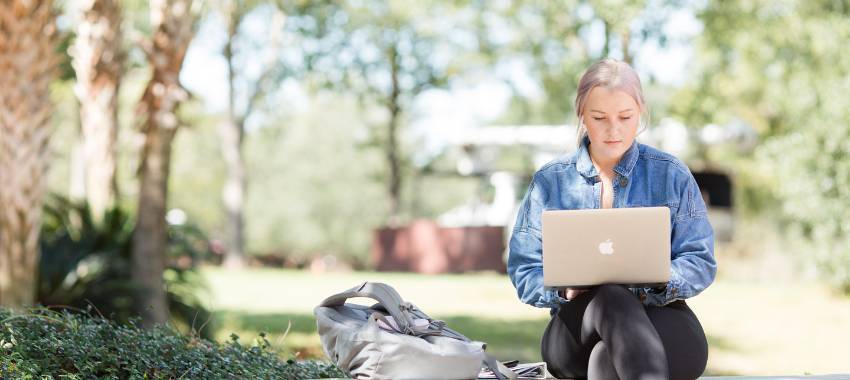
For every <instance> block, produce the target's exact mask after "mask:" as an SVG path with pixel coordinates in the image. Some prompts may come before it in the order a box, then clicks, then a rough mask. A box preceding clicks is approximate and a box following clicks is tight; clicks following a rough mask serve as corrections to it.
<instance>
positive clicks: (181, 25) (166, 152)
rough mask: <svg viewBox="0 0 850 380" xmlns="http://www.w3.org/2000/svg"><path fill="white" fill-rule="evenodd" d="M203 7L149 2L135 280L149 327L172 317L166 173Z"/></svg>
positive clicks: (181, 0)
mask: <svg viewBox="0 0 850 380" xmlns="http://www.w3.org/2000/svg"><path fill="white" fill-rule="evenodd" d="M199 8H200V3H199V2H198V1H195V0H151V15H150V22H151V27H152V36H151V38H150V40H148V41H146V42H145V45H144V46H143V47H144V50H145V53H146V55H147V57H148V61H149V63H150V65H151V68H152V71H153V73H152V76H151V79H150V81H149V82H148V84H147V86H146V87H145V91H144V94H143V95H142V99H141V101H140V102H139V115H140V117H141V118H142V121H141V132H142V133H143V134H144V138H145V140H144V145H143V147H142V152H141V163H140V168H139V177H140V189H139V206H138V216H137V218H138V221H137V223H136V231H135V232H134V234H133V280H134V281H136V282H137V283H138V284H139V285H140V286H141V287H142V290H143V296H142V297H141V299H140V300H139V302H140V312H141V316H142V319H143V324H144V325H145V326H152V325H154V324H158V323H164V322H166V321H167V319H168V307H167V303H166V297H165V291H164V289H163V280H162V274H163V270H164V269H165V250H166V245H167V238H168V236H167V231H166V225H165V223H166V222H165V211H166V205H167V196H168V172H169V164H170V161H171V142H172V141H173V139H174V135H175V133H176V132H177V129H178V127H179V125H180V123H179V120H178V118H177V115H176V110H177V107H178V106H179V104H180V103H181V102H182V101H184V100H186V98H187V97H188V92H187V91H186V90H185V89H184V88H183V87H182V86H181V85H180V81H179V78H178V76H179V74H180V69H181V67H182V66H183V59H184V57H185V55H186V49H187V48H188V47H189V42H191V41H192V38H193V36H194V33H195V21H196V20H197V18H198V13H199V10H200V9H199Z"/></svg>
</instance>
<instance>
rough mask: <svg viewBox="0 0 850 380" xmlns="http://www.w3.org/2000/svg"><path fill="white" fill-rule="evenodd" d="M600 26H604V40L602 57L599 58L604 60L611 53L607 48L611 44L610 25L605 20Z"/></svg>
mask: <svg viewBox="0 0 850 380" xmlns="http://www.w3.org/2000/svg"><path fill="white" fill-rule="evenodd" d="M602 24H603V25H604V26H605V39H604V43H603V44H602V57H600V58H602V59H605V58H607V57H608V54H609V53H610V51H611V50H610V49H609V47H608V45H609V44H610V43H611V24H610V23H609V22H608V21H607V20H602Z"/></svg>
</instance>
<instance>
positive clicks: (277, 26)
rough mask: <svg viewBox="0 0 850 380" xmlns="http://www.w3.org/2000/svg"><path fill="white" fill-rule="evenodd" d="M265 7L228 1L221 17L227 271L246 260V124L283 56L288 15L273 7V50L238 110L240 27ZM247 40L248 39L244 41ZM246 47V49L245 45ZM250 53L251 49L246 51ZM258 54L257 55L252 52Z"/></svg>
mask: <svg viewBox="0 0 850 380" xmlns="http://www.w3.org/2000/svg"><path fill="white" fill-rule="evenodd" d="M259 5H261V3H258V2H256V1H245V0H226V1H224V2H223V3H222V4H221V13H222V16H223V17H224V19H225V22H226V30H227V40H226V41H225V44H224V49H223V51H222V53H223V54H224V58H225V61H226V63H227V92H228V97H227V100H228V101H227V111H226V115H225V120H224V122H223V123H221V124H220V126H219V138H220V139H221V153H222V157H223V158H224V161H225V164H226V166H227V179H226V181H225V184H224V188H223V189H222V201H223V203H224V209H225V213H226V216H227V218H226V223H227V235H228V239H227V243H228V244H227V251H226V252H225V259H224V265H225V266H226V267H241V266H242V265H243V264H244V259H245V237H244V234H245V227H244V208H245V188H246V186H247V173H246V170H245V160H244V155H243V153H242V145H243V141H244V138H245V121H246V120H247V119H248V117H250V116H251V114H252V112H254V111H255V108H256V107H257V103H258V102H259V100H260V99H261V98H262V97H263V96H264V95H265V92H266V91H267V89H268V86H267V83H266V82H268V81H269V80H270V79H272V77H273V75H274V74H275V72H276V71H277V70H276V69H277V68H278V65H279V64H280V63H279V53H280V47H281V43H282V41H281V32H282V29H283V21H284V17H285V15H284V14H283V13H282V11H281V10H280V9H279V8H277V7H276V5H271V4H266V5H269V8H271V9H272V11H273V22H272V24H271V25H270V28H269V29H270V33H269V34H270V35H271V38H270V42H271V46H270V47H269V48H268V52H266V53H265V54H266V59H265V60H264V61H263V67H262V69H261V70H262V73H261V74H260V75H259V77H258V78H256V80H254V81H251V80H249V79H247V78H244V76H245V74H244V73H241V74H242V76H243V78H239V79H242V80H244V81H246V82H253V83H248V84H247V87H249V89H248V90H247V93H246V94H244V97H245V99H246V101H245V103H246V105H245V106H244V108H242V109H241V112H240V111H239V110H237V104H236V103H237V96H238V95H239V94H238V93H237V89H236V86H237V83H236V82H237V75H239V74H240V73H239V72H238V69H237V67H236V63H235V61H234V59H235V56H236V54H238V53H239V52H237V50H238V49H239V48H238V47H237V46H236V45H237V44H238V41H237V40H238V39H239V37H240V36H239V33H240V29H241V28H240V27H241V26H242V23H243V21H244V20H245V16H246V15H247V14H248V13H249V12H250V11H252V10H253V9H255V8H256V7H257V6H259ZM243 38H244V37H243ZM243 46H244V45H243ZM244 50H246V51H247V50H248V49H244ZM251 53H255V54H256V53H257V52H251Z"/></svg>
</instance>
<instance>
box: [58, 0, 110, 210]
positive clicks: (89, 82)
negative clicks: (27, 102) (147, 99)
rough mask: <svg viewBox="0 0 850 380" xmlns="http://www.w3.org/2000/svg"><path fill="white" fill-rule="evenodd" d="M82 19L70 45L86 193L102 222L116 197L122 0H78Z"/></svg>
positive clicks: (77, 3)
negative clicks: (75, 78) (116, 144)
mask: <svg viewBox="0 0 850 380" xmlns="http://www.w3.org/2000/svg"><path fill="white" fill-rule="evenodd" d="M74 4H76V6H77V7H79V9H77V11H78V12H79V14H80V21H79V24H78V25H77V28H76V31H77V38H76V40H75V42H74V45H73V46H72V47H71V49H70V53H71V55H72V57H73V66H74V71H75V72H76V75H77V84H76V86H74V92H75V93H76V95H77V99H79V101H80V124H81V126H82V128H81V130H82V142H83V156H84V162H85V166H84V168H85V169H84V173H85V194H86V200H87V201H88V204H89V207H91V211H92V216H93V217H94V219H95V220H97V221H100V220H101V219H102V218H103V213H104V212H105V211H106V209H107V208H109V207H110V206H111V205H112V204H113V202H114V201H115V197H116V196H117V183H116V181H115V166H116V164H115V162H116V160H115V141H116V139H117V133H118V108H117V103H118V89H119V83H120V78H121V73H122V62H123V59H122V53H121V8H120V6H119V4H118V1H116V0H92V1H77V2H75V3H74Z"/></svg>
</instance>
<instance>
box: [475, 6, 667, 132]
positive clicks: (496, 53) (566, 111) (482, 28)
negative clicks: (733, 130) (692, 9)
mask: <svg viewBox="0 0 850 380" xmlns="http://www.w3.org/2000/svg"><path fill="white" fill-rule="evenodd" d="M506 4H508V5H507V6H501V7H488V6H483V7H481V9H480V10H479V12H480V14H481V16H479V18H480V19H483V20H485V21H481V22H479V25H478V29H479V31H478V39H479V41H480V42H479V45H480V46H482V53H483V55H484V59H485V60H486V61H488V62H490V63H491V65H493V66H494V67H496V68H499V67H500V66H503V65H505V66H507V67H510V66H513V67H516V66H519V67H522V68H523V69H524V70H525V73H524V75H527V76H528V79H531V80H532V81H533V82H534V84H535V85H536V87H537V88H536V89H534V90H532V91H529V90H526V88H528V87H529V86H528V84H527V83H522V82H523V80H522V79H520V80H517V79H515V75H513V73H515V72H516V70H515V69H513V70H511V69H507V70H500V71H501V72H502V73H511V74H510V75H507V76H506V75H504V74H499V73H498V71H497V73H496V74H495V75H496V77H497V78H498V77H502V78H504V79H503V80H504V82H505V83H506V84H507V85H509V86H510V87H511V88H512V89H513V92H514V98H513V99H512V103H511V104H510V109H509V111H508V113H507V114H506V118H505V120H503V122H506V123H518V124H560V123H563V122H564V121H565V119H568V118H570V117H572V116H573V112H574V110H573V102H572V100H573V98H574V97H575V93H576V88H577V87H578V80H579V78H580V77H581V74H582V73H583V72H584V71H585V70H586V69H587V67H588V66H589V65H590V64H591V63H593V62H595V61H598V60H600V59H602V58H605V57H615V58H618V59H622V60H624V61H626V62H628V63H630V64H633V63H634V62H633V60H634V55H635V52H636V51H637V49H639V48H640V46H641V45H642V44H644V43H646V42H648V41H657V42H659V44H660V45H662V46H663V45H664V43H665V41H666V36H664V35H663V33H662V31H661V27H662V26H663V24H664V20H665V18H666V17H668V16H669V13H670V11H671V10H673V9H675V8H677V7H678V6H679V4H677V0H657V1H644V0H641V1H634V0H568V1H538V0H523V1H515V2H510V3H506ZM637 20H639V21H640V22H636V21H637ZM600 28H601V32H602V33H603V38H602V39H601V41H600V42H601V43H600V42H596V41H597V39H595V38H593V37H594V34H595V33H597V32H598V31H600V30H599V29H600ZM597 44H599V45H597ZM636 47H637V48H636ZM507 67H506V68H507ZM512 75H513V76H514V77H512ZM523 79H524V78H523ZM538 91H539V93H537V92H538Z"/></svg>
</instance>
